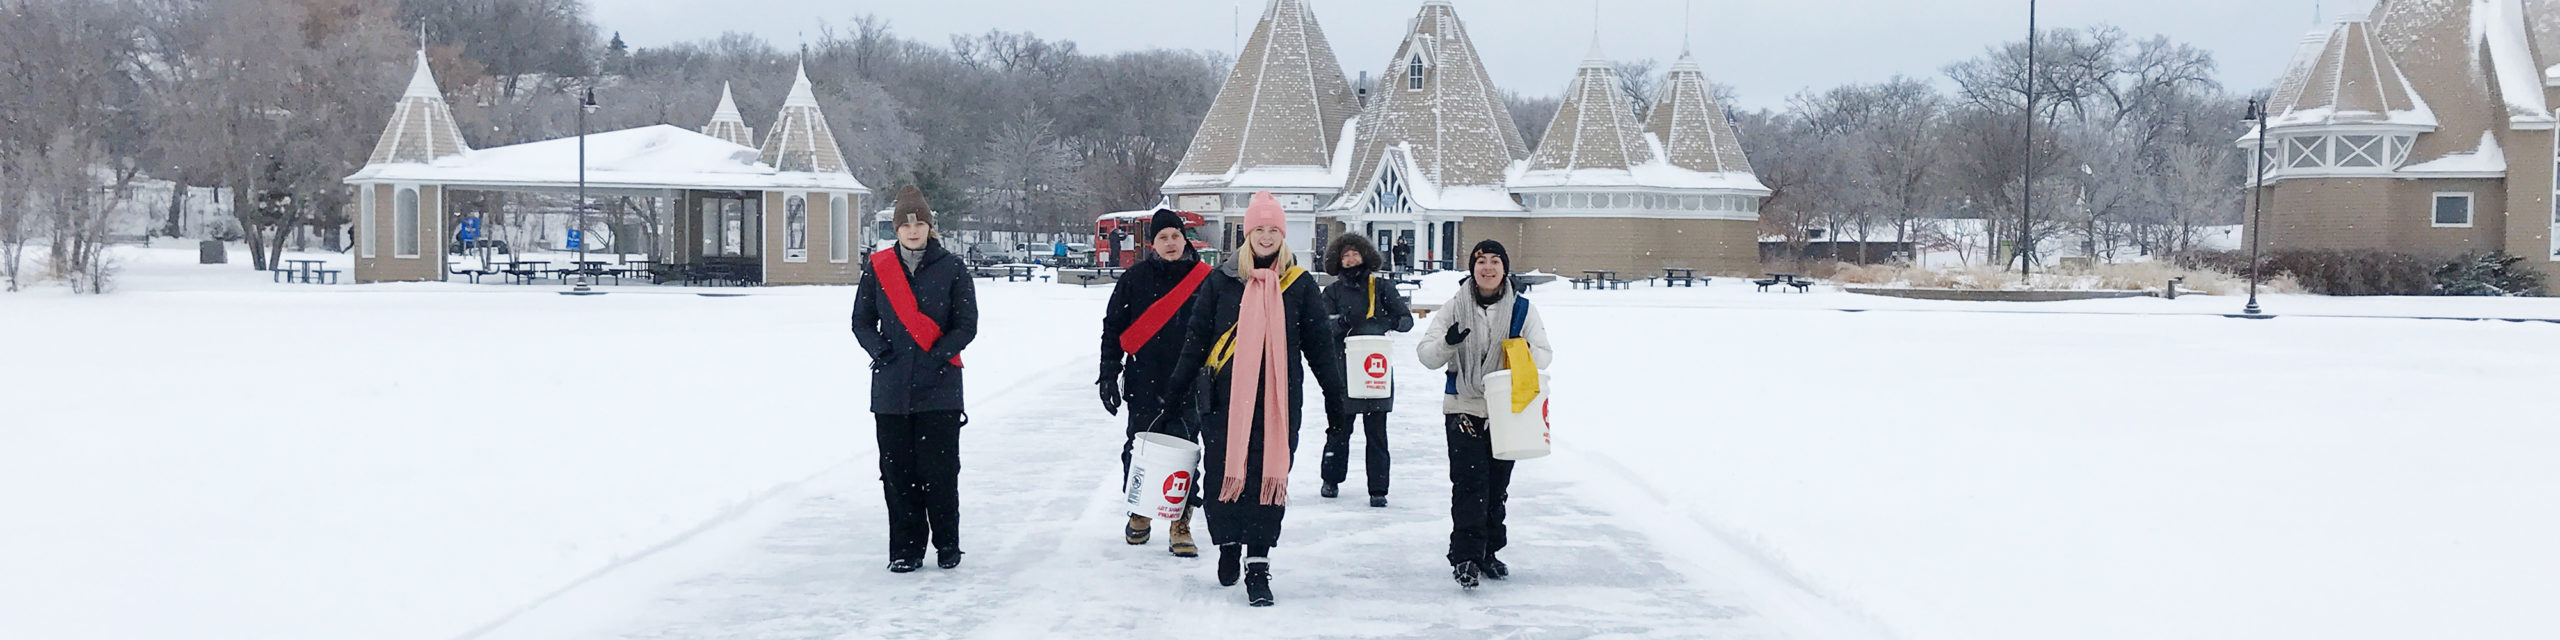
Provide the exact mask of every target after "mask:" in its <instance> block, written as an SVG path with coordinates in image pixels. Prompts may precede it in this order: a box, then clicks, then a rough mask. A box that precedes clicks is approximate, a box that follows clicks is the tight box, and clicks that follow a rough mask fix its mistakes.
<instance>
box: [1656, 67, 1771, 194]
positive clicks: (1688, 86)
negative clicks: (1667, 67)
mask: <svg viewBox="0 0 2560 640" xmlns="http://www.w3.org/2000/svg"><path fill="white" fill-rule="evenodd" d="M1660 95H1661V96H1662V97H1661V99H1659V100H1655V101H1654V105H1653V114H1652V118H1651V119H1650V120H1648V121H1647V122H1646V123H1645V131H1646V132H1647V133H1651V134H1653V137H1654V140H1655V141H1656V142H1658V143H1660V144H1661V145H1662V155H1663V157H1664V158H1665V159H1668V160H1669V161H1670V162H1671V164H1672V166H1676V167H1680V168H1682V169H1688V170H1690V171H1696V172H1699V173H1740V174H1749V173H1751V158H1750V157H1749V156H1746V155H1743V153H1742V139H1741V138H1740V137H1738V136H1736V135H1735V134H1734V131H1733V123H1732V121H1730V120H1727V119H1726V118H1725V111H1724V105H1721V104H1717V103H1716V96H1715V90H1714V88H1713V86H1712V85H1710V84H1708V82H1707V74H1706V72H1705V71H1703V70H1701V69H1699V68H1698V61H1697V59H1695V58H1692V57H1690V56H1689V55H1688V54H1681V56H1680V61H1679V62H1677V63H1674V64H1672V65H1671V74H1670V76H1669V77H1667V78H1664V79H1663V84H1662V89H1661V94H1660ZM1756 182H1757V180H1756V179H1755V180H1754V183H1755V184H1756Z"/></svg>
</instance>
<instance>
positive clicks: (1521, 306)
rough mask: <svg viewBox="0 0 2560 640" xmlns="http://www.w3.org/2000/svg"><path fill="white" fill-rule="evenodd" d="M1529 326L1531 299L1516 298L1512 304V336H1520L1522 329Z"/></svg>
mask: <svg viewBox="0 0 2560 640" xmlns="http://www.w3.org/2000/svg"><path fill="white" fill-rule="evenodd" d="M1528 327H1529V299H1528V298H1515V299H1513V300H1512V304H1511V337H1514V338H1517V337H1520V330H1522V329H1526V328H1528Z"/></svg>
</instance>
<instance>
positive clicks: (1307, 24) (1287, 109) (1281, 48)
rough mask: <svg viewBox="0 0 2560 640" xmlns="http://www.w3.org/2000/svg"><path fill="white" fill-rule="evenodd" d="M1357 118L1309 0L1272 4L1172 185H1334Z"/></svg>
mask: <svg viewBox="0 0 2560 640" xmlns="http://www.w3.org/2000/svg"><path fill="white" fill-rule="evenodd" d="M1358 112H1359V106H1358V103H1357V99H1356V98H1355V97H1354V96H1353V95H1352V93H1351V83H1350V82H1349V81H1347V80H1345V79H1344V78H1343V75H1342V65H1341V64H1340V63H1339V62H1337V61H1336V60H1335V58H1334V55H1333V47H1332V45H1331V44H1330V43H1328V42H1326V40H1325V36H1324V28H1323V27H1321V26H1319V25H1318V24H1317V23H1316V17H1315V13H1314V12H1313V11H1311V10H1309V9H1308V8H1307V6H1306V3H1305V2H1304V1H1303V0H1272V1H1271V2H1270V4H1268V5H1266V6H1265V7H1264V9H1263V12H1262V19H1261V21H1260V22H1259V23H1257V24H1256V25H1255V26H1254V28H1253V37H1252V39H1250V40H1247V41H1246V42H1245V45H1244V49H1243V51H1241V52H1239V53H1238V55H1237V57H1236V64H1235V68H1234V69H1233V70H1231V71H1229V72H1228V74H1227V81H1226V84H1225V85H1224V86H1223V87H1221V88H1220V89H1219V90H1218V97H1217V100H1216V101H1215V102H1213V103H1211V104H1210V107H1209V113H1208V115H1207V116H1206V117H1204V118H1203V119H1202V120H1201V123H1200V129H1199V132H1198V133H1197V134H1194V135H1193V136H1192V138H1191V147H1190V149H1189V150H1188V151H1187V152H1185V153H1184V154H1183V157H1182V164H1181V166H1180V167H1178V168H1177V169H1176V170H1175V171H1174V175H1173V177H1172V178H1171V179H1169V180H1167V182H1166V186H1167V188H1168V189H1173V188H1249V187H1294V186H1305V185H1306V184H1307V182H1308V181H1307V178H1308V177H1309V176H1317V177H1319V178H1320V179H1318V180H1316V181H1315V182H1314V185H1315V186H1320V187H1330V186H1331V185H1330V184H1326V183H1328V182H1330V179H1329V177H1328V176H1330V175H1331V173H1330V171H1329V170H1328V168H1329V167H1331V166H1332V165H1333V164H1334V162H1335V161H1336V158H1334V157H1333V156H1334V154H1335V153H1336V151H1337V148H1338V147H1339V146H1340V142H1341V140H1342V130H1343V126H1344V124H1345V123H1346V122H1347V121H1349V120H1350V119H1351V118H1352V116H1354V115H1356V114H1357V113H1358ZM1258 170H1277V171H1268V172H1258ZM1257 173H1269V174H1271V175H1257Z"/></svg>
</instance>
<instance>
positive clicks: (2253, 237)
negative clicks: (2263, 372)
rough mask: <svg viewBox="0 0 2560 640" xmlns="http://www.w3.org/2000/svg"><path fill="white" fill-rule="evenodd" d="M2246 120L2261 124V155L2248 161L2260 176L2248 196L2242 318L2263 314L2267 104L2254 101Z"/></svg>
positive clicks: (2250, 104)
mask: <svg viewBox="0 0 2560 640" xmlns="http://www.w3.org/2000/svg"><path fill="white" fill-rule="evenodd" d="M2243 117H2244V118H2245V119H2246V120H2247V121H2250V122H2255V123H2257V124H2258V155H2257V157H2255V158H2251V159H2250V160H2249V167H2250V168H2251V172H2252V173H2256V174H2258V175H2257V186H2256V187H2254V188H2253V190H2252V191H2251V192H2250V193H2249V306H2247V307H2243V308H2241V310H2240V312H2241V313H2243V314H2246V315H2252V316H2254V315H2261V310H2260V309H2259V308H2258V281H2259V280H2261V279H2263V278H2262V276H2261V274H2260V273H2259V270H2260V269H2261V268H2262V267H2261V266H2260V265H2261V263H2260V262H2259V261H2258V244H2259V243H2260V242H2261V241H2262V239H2263V238H2265V237H2266V235H2267V227H2266V222H2265V220H2266V210H2267V105H2266V103H2264V102H2259V101H2258V100H2257V99H2255V98H2251V99H2250V100H2249V112H2248V113H2247V114H2245V115H2244V116H2243Z"/></svg>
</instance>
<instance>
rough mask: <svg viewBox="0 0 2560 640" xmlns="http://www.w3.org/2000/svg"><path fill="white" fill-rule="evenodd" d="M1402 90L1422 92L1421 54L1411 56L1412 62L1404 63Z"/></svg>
mask: <svg viewBox="0 0 2560 640" xmlns="http://www.w3.org/2000/svg"><path fill="white" fill-rule="evenodd" d="M1404 90H1406V91H1421V90H1422V54H1419V53H1417V54H1413V60H1412V61H1410V62H1407V63H1405V70H1404Z"/></svg>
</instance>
